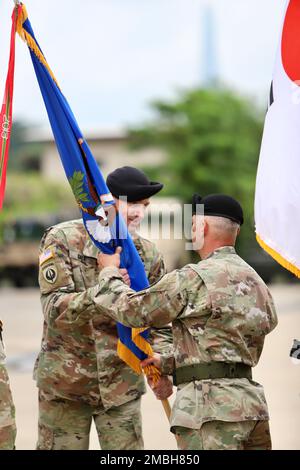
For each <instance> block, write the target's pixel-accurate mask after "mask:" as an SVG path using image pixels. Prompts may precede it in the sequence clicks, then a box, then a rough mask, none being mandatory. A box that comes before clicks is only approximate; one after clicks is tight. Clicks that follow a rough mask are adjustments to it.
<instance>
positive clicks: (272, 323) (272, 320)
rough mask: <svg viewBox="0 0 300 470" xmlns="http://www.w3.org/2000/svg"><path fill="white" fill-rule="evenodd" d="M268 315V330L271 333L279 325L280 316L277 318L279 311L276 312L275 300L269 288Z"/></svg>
mask: <svg viewBox="0 0 300 470" xmlns="http://www.w3.org/2000/svg"><path fill="white" fill-rule="evenodd" d="M267 315H268V318H269V331H268V333H270V332H271V331H273V330H274V328H275V327H276V326H277V324H278V318H277V313H276V308H275V304H274V300H273V297H272V294H271V292H270V291H269V289H268V302H267Z"/></svg>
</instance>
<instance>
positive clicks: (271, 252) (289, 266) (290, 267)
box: [256, 235, 300, 278]
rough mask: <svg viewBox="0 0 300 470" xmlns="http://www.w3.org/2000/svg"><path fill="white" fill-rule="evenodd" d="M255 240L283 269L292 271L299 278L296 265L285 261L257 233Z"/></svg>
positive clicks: (298, 270) (299, 272)
mask: <svg viewBox="0 0 300 470" xmlns="http://www.w3.org/2000/svg"><path fill="white" fill-rule="evenodd" d="M256 240H257V243H258V244H259V245H260V246H261V247H262V248H263V250H265V251H266V252H267V253H269V255H270V256H272V258H274V259H275V261H277V263H279V264H280V265H281V266H283V267H284V268H285V269H287V270H288V271H290V272H291V273H293V274H294V275H295V276H297V277H299V278H300V269H299V268H297V266H295V265H293V264H292V263H290V262H289V261H287V260H286V259H285V258H283V256H281V255H280V254H279V253H277V251H275V250H273V248H270V247H269V246H268V245H267V244H266V243H265V242H264V241H263V240H262V239H261V238H260V236H259V235H256Z"/></svg>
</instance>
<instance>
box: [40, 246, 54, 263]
mask: <svg viewBox="0 0 300 470" xmlns="http://www.w3.org/2000/svg"><path fill="white" fill-rule="evenodd" d="M53 257H54V250H53V249H52V248H48V249H47V250H45V251H43V253H41V254H40V256H39V261H40V266H42V264H44V263H46V261H48V260H49V259H51V258H53Z"/></svg>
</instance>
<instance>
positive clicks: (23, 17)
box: [17, 4, 60, 88]
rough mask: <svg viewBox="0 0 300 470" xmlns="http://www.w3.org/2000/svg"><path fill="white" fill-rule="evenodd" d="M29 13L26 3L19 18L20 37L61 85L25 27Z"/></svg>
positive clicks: (18, 31) (18, 29)
mask: <svg viewBox="0 0 300 470" xmlns="http://www.w3.org/2000/svg"><path fill="white" fill-rule="evenodd" d="M27 18H28V15H27V10H26V7H25V5H23V4H22V14H21V15H18V19H17V33H18V34H19V36H20V38H21V39H22V40H23V41H25V42H26V44H27V45H28V47H29V48H30V49H31V50H32V52H33V53H34V54H35V55H36V57H37V58H38V59H39V61H40V62H41V63H42V64H43V65H44V67H45V68H46V69H47V70H48V72H49V74H50V76H51V78H52V79H53V80H54V82H55V83H56V85H57V86H58V88H60V87H59V84H58V82H57V80H56V78H55V76H54V74H53V72H52V70H51V68H50V67H49V65H48V62H47V61H46V59H45V57H44V55H43V53H42V51H41V50H40V48H39V46H38V45H37V43H36V41H35V40H34V38H33V37H32V36H31V34H29V33H28V32H27V31H26V30H25V29H24V28H23V23H24V22H25V21H26V20H27Z"/></svg>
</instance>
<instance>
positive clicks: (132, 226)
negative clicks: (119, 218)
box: [127, 221, 140, 235]
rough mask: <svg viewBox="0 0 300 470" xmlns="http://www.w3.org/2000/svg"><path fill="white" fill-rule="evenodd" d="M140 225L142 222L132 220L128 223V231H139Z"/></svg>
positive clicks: (132, 233)
mask: <svg viewBox="0 0 300 470" xmlns="http://www.w3.org/2000/svg"><path fill="white" fill-rule="evenodd" d="M139 227H140V223H139V222H134V221H133V222H130V223H129V224H128V227H127V228H128V232H129V233H130V234H131V235H134V234H135V233H136V232H137V230H138V229H139Z"/></svg>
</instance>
